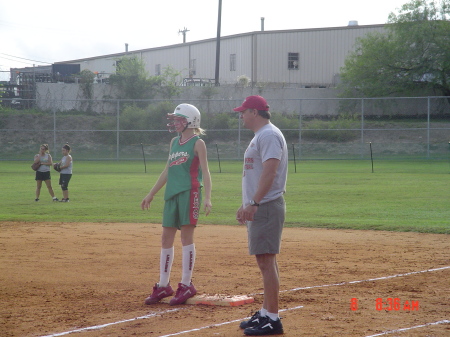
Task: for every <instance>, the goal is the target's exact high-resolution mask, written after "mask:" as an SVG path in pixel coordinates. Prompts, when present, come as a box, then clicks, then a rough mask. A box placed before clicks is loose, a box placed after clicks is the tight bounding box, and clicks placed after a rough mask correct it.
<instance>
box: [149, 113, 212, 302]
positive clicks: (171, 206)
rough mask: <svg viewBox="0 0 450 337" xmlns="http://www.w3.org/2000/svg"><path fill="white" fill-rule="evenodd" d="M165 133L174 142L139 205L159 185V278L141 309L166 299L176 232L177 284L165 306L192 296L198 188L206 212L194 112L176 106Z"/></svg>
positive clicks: (203, 158) (203, 162) (203, 159)
mask: <svg viewBox="0 0 450 337" xmlns="http://www.w3.org/2000/svg"><path fill="white" fill-rule="evenodd" d="M168 119H169V120H170V123H169V124H167V126H168V127H169V131H170V132H178V134H179V136H178V137H175V138H173V139H172V141H171V143H170V151H169V159H168V161H167V164H166V167H165V168H164V170H163V172H162V173H161V175H160V176H159V178H158V180H157V181H156V183H155V185H154V186H153V187H152V189H151V190H150V192H149V193H148V194H147V196H146V197H145V198H144V199H143V200H142V203H141V208H142V209H143V210H145V209H148V208H149V207H150V203H151V202H152V200H153V197H154V196H155V194H156V193H157V192H158V191H159V190H160V189H161V188H162V187H163V186H164V185H165V186H166V189H165V193H164V201H165V203H164V214H163V223H162V227H163V232H162V240H161V241H162V247H161V255H160V278H159V282H158V283H156V284H155V286H154V287H153V292H152V294H151V295H150V296H149V297H148V298H147V299H146V300H145V304H153V303H157V302H159V301H160V300H161V299H163V298H165V297H168V296H172V295H173V293H174V290H173V289H172V287H171V286H170V283H169V280H170V271H171V268H172V263H173V257H174V246H173V244H174V241H175V234H176V232H177V231H178V230H180V232H181V244H182V246H183V247H182V250H183V251H182V278H181V282H180V283H179V284H178V289H177V291H176V294H175V296H174V297H173V298H172V299H171V300H170V305H176V304H182V303H184V302H186V300H187V299H188V298H190V297H192V296H194V295H195V294H196V293H197V290H196V289H195V287H194V285H193V284H192V272H193V268H194V263H195V245H194V229H195V226H196V225H197V221H198V216H199V213H200V205H201V201H202V196H201V189H202V187H204V189H205V191H204V192H205V193H204V194H205V195H204V198H203V208H204V211H205V214H206V215H208V214H209V212H210V211H211V207H212V204H211V176H210V173H209V168H208V159H207V151H206V145H205V142H204V141H203V140H202V139H200V137H199V135H201V134H204V131H203V130H202V129H201V128H200V112H199V111H198V109H197V108H196V107H195V106H193V105H190V104H180V105H178V106H177V107H176V109H175V111H174V112H173V113H172V114H168Z"/></svg>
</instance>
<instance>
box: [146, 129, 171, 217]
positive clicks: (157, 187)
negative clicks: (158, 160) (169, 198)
mask: <svg viewBox="0 0 450 337" xmlns="http://www.w3.org/2000/svg"><path fill="white" fill-rule="evenodd" d="M174 139H175V138H173V139H172V140H171V142H170V147H169V148H170V149H171V148H172V143H173V140H174ZM169 153H170V150H169ZM168 170H169V159H167V163H166V167H165V168H164V170H163V171H162V172H161V174H160V175H159V178H158V180H157V181H156V183H155V185H153V187H152V189H151V190H150V192H148V194H147V195H146V196H145V198H144V199H142V202H141V208H142V209H143V210H145V209H149V207H150V203H151V202H152V201H153V197H154V196H155V195H156V193H158V192H159V190H160V189H161V188H163V187H164V185H165V184H166V183H167V172H168Z"/></svg>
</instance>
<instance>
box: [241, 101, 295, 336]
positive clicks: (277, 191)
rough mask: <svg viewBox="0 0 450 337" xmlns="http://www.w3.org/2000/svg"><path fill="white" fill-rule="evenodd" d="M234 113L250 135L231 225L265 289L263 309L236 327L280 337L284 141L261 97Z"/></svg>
mask: <svg viewBox="0 0 450 337" xmlns="http://www.w3.org/2000/svg"><path fill="white" fill-rule="evenodd" d="M233 110H234V111H237V112H239V113H240V114H241V116H240V117H241V119H242V122H243V125H244V127H245V128H247V129H249V130H252V131H253V132H254V133H255V136H254V137H253V139H252V140H251V142H250V144H249V146H248V147H247V150H246V151H245V155H244V170H243V177H242V205H241V207H240V208H239V209H238V211H237V213H236V220H237V221H238V222H239V223H240V224H242V225H243V224H247V232H248V247H249V253H250V255H255V256H256V262H257V264H258V267H259V269H260V271H261V275H262V280H263V286H264V302H263V306H262V309H261V310H259V311H257V312H256V313H255V314H254V315H253V316H252V317H251V318H250V320H248V321H243V322H241V324H240V327H241V328H242V329H245V330H244V334H246V335H250V336H261V335H272V334H280V333H283V326H282V324H281V321H280V318H279V315H278V297H279V288H280V281H279V273H278V264H277V254H279V253H280V246H281V233H282V230H283V225H284V219H285V214H286V205H285V202H284V197H283V195H284V193H285V191H286V178H287V163H288V153H287V145H286V140H285V139H284V136H283V134H282V133H281V131H280V129H278V128H277V127H276V126H275V125H273V124H272V123H271V122H270V112H269V106H268V105H267V102H266V100H265V99H264V98H263V97H261V96H249V97H247V98H246V99H245V100H244V102H243V103H242V105H241V106H240V107H238V108H235V109H233Z"/></svg>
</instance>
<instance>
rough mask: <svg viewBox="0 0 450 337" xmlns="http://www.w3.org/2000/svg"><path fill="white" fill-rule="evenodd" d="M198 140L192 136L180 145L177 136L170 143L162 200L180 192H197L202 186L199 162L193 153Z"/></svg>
mask: <svg viewBox="0 0 450 337" xmlns="http://www.w3.org/2000/svg"><path fill="white" fill-rule="evenodd" d="M199 139H200V137H199V136H197V135H194V136H192V137H191V138H189V139H188V140H186V141H185V142H184V143H181V142H180V136H179V137H176V138H175V139H174V141H173V142H172V147H171V149H170V152H169V161H168V163H169V169H168V172H167V183H166V190H165V192H164V200H169V199H171V198H172V197H174V196H175V195H177V194H178V193H180V192H184V191H189V190H199V189H200V188H201V187H202V186H203V185H202V172H201V168H200V160H199V158H198V157H197V156H196V155H195V152H194V146H195V143H196V142H197V140H199Z"/></svg>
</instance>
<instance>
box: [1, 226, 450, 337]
mask: <svg viewBox="0 0 450 337" xmlns="http://www.w3.org/2000/svg"><path fill="white" fill-rule="evenodd" d="M0 228H1V231H0V251H1V256H0V259H1V262H0V268H1V269H0V286H1V288H0V290H1V293H0V300H1V309H0V312H1V320H0V336H4V337H6V336H8V337H10V336H62V335H69V336H82V337H92V336H175V335H176V336H227V337H228V336H232V337H233V336H243V333H242V330H240V329H239V327H238V325H239V323H238V322H239V321H240V320H242V319H244V318H245V317H247V316H249V315H250V314H251V313H252V312H253V311H255V310H257V309H259V308H260V306H261V300H262V296H261V295H260V293H261V291H262V288H261V281H260V276H259V271H258V269H257V267H256V264H255V261H254V257H251V256H249V255H248V253H247V239H246V229H245V227H242V226H205V225H200V226H198V228H197V230H196V247H197V261H196V265H195V272H194V279H193V281H194V284H195V286H196V287H197V289H198V291H199V293H200V294H210V295H212V294H227V295H243V294H245V295H252V296H254V298H255V302H254V303H252V304H247V305H244V306H240V307H218V306H215V307H212V306H190V305H181V306H174V307H170V306H169V305H167V304H157V305H154V306H145V305H144V299H145V297H146V296H147V295H148V294H149V293H150V291H151V287H152V286H153V284H154V282H156V281H157V280H158V269H159V250H160V233H161V228H160V225H155V224H134V223H132V224H129V223H14V222H7V223H0ZM449 239H450V237H449V236H448V235H437V234H419V233H392V232H377V231H351V230H326V229H301V228H300V229H299V228H285V230H284V234H283V244H282V252H281V254H280V256H279V260H278V261H279V266H280V273H281V295H280V300H281V303H280V304H281V309H282V310H283V312H281V316H282V317H283V325H284V328H285V336H377V335H387V336H402V337H403V336H429V337H430V336H449V335H450V324H449V322H448V320H450V305H449V299H450V287H449V285H450V281H449V280H450V253H449V248H450V244H449V242H450V240H449ZM175 254H176V255H175V262H174V265H173V269H172V270H173V271H172V285H173V286H176V284H177V283H178V282H179V280H180V278H181V247H180V243H179V236H177V242H176V246H175ZM377 299H382V301H383V303H380V302H377ZM389 299H392V302H391V303H389V302H390V300H389ZM399 329H405V330H402V331H398V330H399ZM388 331H390V333H386V334H383V333H384V332H388Z"/></svg>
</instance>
